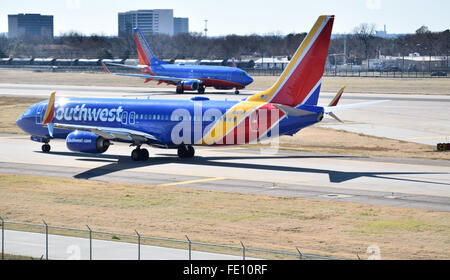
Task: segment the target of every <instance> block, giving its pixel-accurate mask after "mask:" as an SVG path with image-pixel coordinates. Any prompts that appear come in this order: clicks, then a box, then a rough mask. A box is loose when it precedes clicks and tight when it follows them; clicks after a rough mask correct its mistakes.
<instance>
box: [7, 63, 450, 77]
mask: <svg viewBox="0 0 450 280" xmlns="http://www.w3.org/2000/svg"><path fill="white" fill-rule="evenodd" d="M0 69H20V70H30V71H37V72H90V73H98V72H104V69H103V67H102V66H98V65H92V66H42V65H0ZM108 69H109V70H110V71H112V72H126V73H134V72H136V70H135V69H130V68H126V67H120V66H115V65H108ZM242 70H244V71H246V72H247V73H248V74H249V75H250V76H280V75H281V73H282V72H283V69H276V68H274V69H254V68H252V69H245V68H243V69H242ZM448 72H449V70H448V69H447V70H442V71H431V72H429V71H422V72H419V71H417V72H411V71H366V70H364V71H363V70H353V71H347V70H345V71H343V70H333V69H327V70H325V72H324V76H325V77H361V78H400V79H403V78H410V79H423V78H437V79H439V78H440V79H445V78H449V77H450V75H449V74H448Z"/></svg>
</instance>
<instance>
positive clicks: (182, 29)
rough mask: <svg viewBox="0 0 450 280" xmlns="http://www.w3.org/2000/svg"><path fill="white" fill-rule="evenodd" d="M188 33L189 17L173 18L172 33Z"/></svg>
mask: <svg viewBox="0 0 450 280" xmlns="http://www.w3.org/2000/svg"><path fill="white" fill-rule="evenodd" d="M181 33H189V18H178V17H176V18H173V35H177V34H181Z"/></svg>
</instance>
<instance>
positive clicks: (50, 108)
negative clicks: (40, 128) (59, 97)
mask: <svg viewBox="0 0 450 280" xmlns="http://www.w3.org/2000/svg"><path fill="white" fill-rule="evenodd" d="M55 95H56V92H52V94H51V95H50V99H49V100H48V105H47V110H46V111H45V115H44V121H43V122H42V124H48V123H51V122H52V120H53V116H54V115H55Z"/></svg>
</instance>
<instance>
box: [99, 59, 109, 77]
mask: <svg viewBox="0 0 450 280" xmlns="http://www.w3.org/2000/svg"><path fill="white" fill-rule="evenodd" d="M101 63H102V67H103V70H105V73H106V74H111V71H109V69H108V67H106V65H105V63H103V61H102V62H101Z"/></svg>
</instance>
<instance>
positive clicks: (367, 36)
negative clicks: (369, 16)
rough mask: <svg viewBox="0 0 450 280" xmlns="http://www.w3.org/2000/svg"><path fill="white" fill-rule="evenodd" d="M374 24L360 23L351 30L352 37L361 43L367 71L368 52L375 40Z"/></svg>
mask: <svg viewBox="0 0 450 280" xmlns="http://www.w3.org/2000/svg"><path fill="white" fill-rule="evenodd" d="M375 27H376V26H375V24H373V23H372V24H368V23H362V24H360V25H359V26H357V27H355V28H354V29H353V34H354V35H353V36H354V37H355V38H356V39H357V40H359V41H360V42H361V44H362V45H363V47H364V54H365V57H366V59H367V69H369V51H370V47H371V43H372V41H373V39H374V38H375V37H374V35H375Z"/></svg>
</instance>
